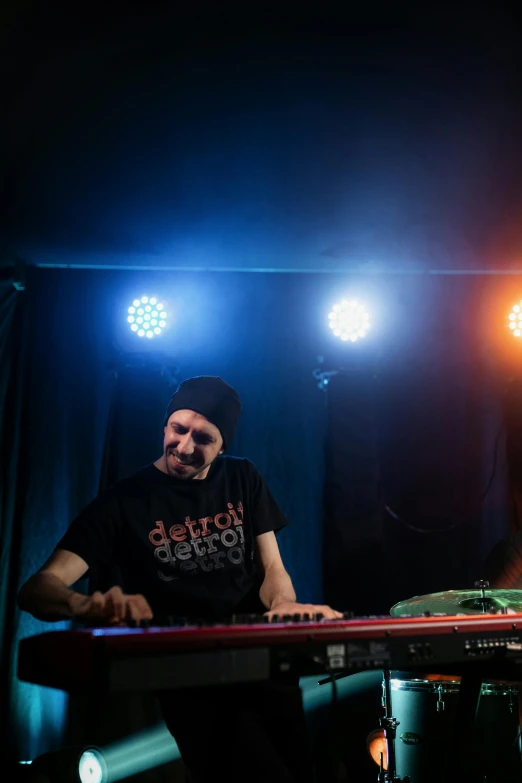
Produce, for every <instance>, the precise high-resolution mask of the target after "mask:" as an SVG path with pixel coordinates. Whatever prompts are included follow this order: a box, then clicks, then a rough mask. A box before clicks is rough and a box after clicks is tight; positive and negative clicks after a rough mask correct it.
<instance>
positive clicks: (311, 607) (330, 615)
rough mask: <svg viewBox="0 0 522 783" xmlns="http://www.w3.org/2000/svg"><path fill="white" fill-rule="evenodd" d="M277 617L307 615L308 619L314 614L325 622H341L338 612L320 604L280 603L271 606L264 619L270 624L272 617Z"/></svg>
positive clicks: (340, 613)
mask: <svg viewBox="0 0 522 783" xmlns="http://www.w3.org/2000/svg"><path fill="white" fill-rule="evenodd" d="M275 614H276V615H278V617H279V619H281V618H282V617H283V616H284V615H290V616H293V615H294V614H298V615H300V616H301V617H302V616H303V615H305V614H307V615H309V617H310V619H313V616H314V615H316V614H322V615H323V617H324V619H325V620H342V618H343V614H342V612H338V611H336V610H335V609H332V607H331V606H323V605H320V604H298V603H294V602H293V601H282V602H281V603H279V604H272V606H271V607H270V609H269V611H268V612H265V617H268V619H269V620H270V622H272V618H273V616H274V615H275Z"/></svg>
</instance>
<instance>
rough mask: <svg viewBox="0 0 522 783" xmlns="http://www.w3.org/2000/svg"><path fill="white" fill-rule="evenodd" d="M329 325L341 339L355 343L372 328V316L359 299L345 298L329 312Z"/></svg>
mask: <svg viewBox="0 0 522 783" xmlns="http://www.w3.org/2000/svg"><path fill="white" fill-rule="evenodd" d="M328 326H329V327H330V329H331V330H332V331H333V333H334V335H335V336H336V337H339V339H340V340H343V341H345V342H346V341H350V342H352V343H355V342H357V340H360V339H361V338H362V337H364V336H365V335H366V332H367V331H368V329H369V328H370V316H369V315H368V313H367V311H366V308H365V307H364V305H362V304H361V303H360V302H358V301H357V299H343V300H342V301H341V302H339V303H338V304H335V305H334V306H333V307H332V310H331V312H330V313H329V314H328Z"/></svg>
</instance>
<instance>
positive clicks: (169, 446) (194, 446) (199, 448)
mask: <svg viewBox="0 0 522 783" xmlns="http://www.w3.org/2000/svg"><path fill="white" fill-rule="evenodd" d="M163 450H164V452H165V455H164V456H165V465H166V467H167V472H168V473H169V474H170V475H171V476H174V478H178V479H204V478H205V477H206V475H207V473H208V471H209V468H210V465H211V464H212V462H214V460H215V459H216V457H217V456H219V454H222V453H223V438H222V437H221V433H220V431H219V430H218V428H217V427H216V425H215V424H212V422H210V421H209V420H208V419H206V418H205V416H202V415H201V414H200V413H196V412H195V411H191V410H186V409H184V410H180V411H174V413H172V414H171V416H170V418H169V420H168V422H167V426H166V427H165V438H164V440H163Z"/></svg>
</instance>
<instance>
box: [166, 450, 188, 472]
mask: <svg viewBox="0 0 522 783" xmlns="http://www.w3.org/2000/svg"><path fill="white" fill-rule="evenodd" d="M170 456H171V457H172V458H173V459H174V462H175V463H176V465H179V466H180V468H188V467H190V465H191V464H192V463H191V462H181V461H180V460H179V459H178V458H177V457H176V455H175V454H173V453H172V452H171V453H170Z"/></svg>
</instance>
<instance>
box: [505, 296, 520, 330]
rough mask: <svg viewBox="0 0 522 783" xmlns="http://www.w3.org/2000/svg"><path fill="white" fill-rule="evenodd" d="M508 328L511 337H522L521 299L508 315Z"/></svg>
mask: <svg viewBox="0 0 522 783" xmlns="http://www.w3.org/2000/svg"><path fill="white" fill-rule="evenodd" d="M508 322H509V328H510V329H511V333H512V335H513V337H518V339H521V338H522V299H521V300H520V302H518V304H515V305H513V308H512V310H511V312H510V314H509V316H508Z"/></svg>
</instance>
